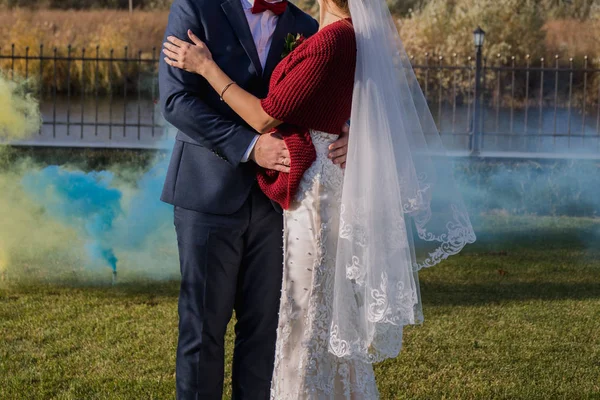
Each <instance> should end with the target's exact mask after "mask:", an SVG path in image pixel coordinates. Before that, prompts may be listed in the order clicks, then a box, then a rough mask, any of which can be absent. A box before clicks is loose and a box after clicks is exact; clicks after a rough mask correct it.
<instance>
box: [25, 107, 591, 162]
mask: <svg viewBox="0 0 600 400" xmlns="http://www.w3.org/2000/svg"><path fill="white" fill-rule="evenodd" d="M41 111H42V115H43V118H44V125H43V128H42V130H41V132H40V133H39V134H36V135H33V136H31V137H30V138H28V139H27V140H23V141H20V142H19V143H18V144H23V145H36V146H73V147H108V148H111V147H113V148H148V149H154V148H162V147H164V143H165V142H166V140H165V139H168V138H172V137H173V135H174V134H175V132H174V131H173V130H170V131H169V130H166V129H163V128H162V127H160V125H163V124H162V116H161V114H160V111H159V109H158V107H157V105H156V104H155V102H154V100H153V99H139V100H138V99H137V98H130V99H127V101H125V100H124V99H123V98H122V97H121V98H115V99H110V98H108V97H103V98H100V99H98V100H97V101H96V100H95V99H93V98H85V99H84V100H83V107H82V104H81V99H80V98H78V97H71V99H70V100H69V99H67V98H66V97H60V98H58V99H57V101H56V106H54V104H53V101H52V99H46V100H45V101H43V102H42V104H41ZM432 114H433V116H434V118H435V119H436V122H437V123H438V127H439V128H440V131H441V136H442V140H443V142H444V145H445V146H446V148H447V149H448V150H449V152H450V153H452V154H456V155H466V154H468V153H469V143H470V140H471V138H470V135H469V134H468V132H470V125H471V124H470V120H471V118H472V109H470V108H469V107H467V106H458V107H457V108H456V109H455V110H453V108H452V107H451V106H444V107H443V108H442V110H441V112H440V111H439V110H438V109H437V108H436V107H435V106H434V107H433V108H432ZM82 116H83V122H84V125H83V126H82V125H81V122H82ZM483 118H484V121H485V122H484V128H485V129H484V134H483V137H482V155H488V156H516V157H527V156H530V155H535V156H548V157H557V156H560V157H562V156H573V155H576V156H582V157H600V126H599V123H598V121H599V119H598V116H597V112H596V111H595V110H588V111H587V112H586V115H585V117H584V115H583V114H582V112H581V110H579V109H572V110H571V111H569V110H568V108H557V109H556V112H555V110H554V107H553V106H549V107H545V108H542V109H541V110H540V108H539V107H531V108H529V109H528V110H527V112H526V111H525V110H524V109H515V110H511V109H510V108H500V109H498V110H496V109H495V108H487V109H484V110H483ZM52 121H56V124H53V123H52ZM138 125H139V126H138Z"/></svg>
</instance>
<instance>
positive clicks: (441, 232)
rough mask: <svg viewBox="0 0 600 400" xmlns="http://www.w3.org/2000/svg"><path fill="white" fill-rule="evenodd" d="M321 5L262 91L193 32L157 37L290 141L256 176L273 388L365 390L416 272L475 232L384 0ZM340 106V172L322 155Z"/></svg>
mask: <svg viewBox="0 0 600 400" xmlns="http://www.w3.org/2000/svg"><path fill="white" fill-rule="evenodd" d="M319 3H320V30H319V32H318V33H316V34H315V35H314V36H312V37H310V38H309V39H307V40H305V41H304V42H303V43H301V44H299V45H298V46H297V48H296V49H295V50H294V51H293V52H292V53H290V54H289V55H288V56H286V57H285V58H284V59H283V61H282V62H281V63H280V64H279V65H278V67H277V68H276V69H275V71H274V73H273V75H272V78H271V82H270V88H269V94H268V96H267V97H266V98H265V99H258V98H256V97H254V96H253V95H251V94H249V93H248V92H246V91H244V90H243V89H242V88H240V87H239V86H237V85H236V84H235V82H233V81H231V79H230V78H229V77H228V76H227V75H226V74H225V73H224V72H223V71H222V70H221V69H220V68H219V67H218V66H217V64H216V63H214V62H213V61H212V57H211V53H210V51H209V50H208V48H207V47H206V45H205V44H204V43H203V42H202V41H200V39H198V38H197V37H196V36H195V35H194V34H193V33H192V32H191V31H190V32H188V33H189V36H190V39H191V40H192V41H193V42H194V45H193V46H189V45H186V44H185V43H186V42H183V41H182V40H180V39H178V38H174V37H170V38H169V42H170V43H168V44H167V45H166V46H165V50H164V52H165V54H166V56H167V58H166V59H165V61H166V62H167V63H168V64H169V65H171V66H172V67H176V68H181V69H184V70H186V71H189V72H193V73H197V74H200V75H202V76H203V77H204V78H205V79H206V80H207V81H208V82H209V83H210V85H211V86H212V87H213V88H214V89H215V90H216V91H217V93H219V94H220V95H221V99H222V100H223V101H225V102H226V103H227V104H228V105H229V106H230V107H231V108H232V109H233V110H234V111H235V112H236V113H237V114H239V115H240V116H241V117H242V118H243V119H244V120H245V121H246V122H247V123H248V124H249V125H250V126H252V127H253V128H254V129H255V130H256V131H257V132H259V133H261V134H264V133H268V132H272V131H274V130H276V131H278V132H279V133H280V134H281V135H282V136H283V138H284V140H285V142H286V145H287V147H288V149H289V151H290V160H289V161H290V164H291V167H290V173H289V174H284V173H278V172H275V171H264V170H263V171H259V172H258V173H257V179H258V182H259V184H260V187H261V188H262V190H263V191H264V192H265V193H266V194H267V196H269V197H270V198H271V199H272V200H274V201H276V202H278V203H279V204H280V205H281V206H282V208H283V209H284V224H285V225H284V226H285V230H284V259H285V262H284V266H283V268H284V279H283V285H282V292H281V306H280V321H279V328H278V332H277V334H278V335H277V347H276V360H275V370H274V374H273V380H272V387H271V398H272V399H277V400H285V399H290V400H291V399H369V400H370V399H376V398H378V397H379V395H378V391H377V386H376V383H375V377H374V373H373V368H372V364H373V363H375V362H379V361H382V360H384V359H387V358H393V357H396V356H397V355H398V354H399V352H400V349H401V346H402V331H403V327H404V326H405V325H410V324H417V323H420V322H421V321H422V313H421V302H420V294H419V285H418V280H417V271H418V270H419V269H420V268H423V267H430V266H433V265H435V264H438V263H439V262H440V261H442V260H444V259H446V258H448V257H449V256H450V255H454V254H457V253H458V252H459V251H460V250H462V248H463V247H464V246H465V245H466V244H468V243H473V242H474V241H475V234H474V232H473V228H472V226H471V223H470V221H469V217H468V214H467V212H466V210H465V207H464V205H463V202H462V200H461V197H460V195H459V194H458V192H457V190H456V187H455V184H454V181H453V178H452V176H451V163H450V162H449V161H448V159H446V158H445V157H444V152H443V147H442V145H441V140H440V137H439V133H438V131H437V128H436V126H435V123H434V121H433V118H432V116H431V114H430V112H429V109H428V107H427V103H426V101H425V98H424V96H423V93H422V91H421V89H420V87H419V85H418V83H417V81H416V78H415V75H414V72H413V70H412V67H411V66H410V62H409V60H408V57H407V55H406V53H405V51H404V48H403V46H402V42H401V41H400V38H399V36H398V31H397V29H396V27H395V25H394V22H393V19H392V17H391V15H390V13H389V10H388V8H387V6H386V3H385V0H320V2H319ZM350 116H351V127H350V141H349V148H348V160H347V167H346V170H345V172H344V171H342V169H340V168H339V167H337V166H335V165H334V164H333V163H332V162H331V160H329V159H328V158H327V154H328V146H329V145H330V144H331V143H332V142H333V141H335V140H336V138H337V136H336V135H335V133H336V132H338V131H339V126H341V125H342V124H343V123H344V121H347V120H348V119H350ZM417 242H419V243H417ZM420 244H424V246H421V245H420Z"/></svg>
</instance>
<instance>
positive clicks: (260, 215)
mask: <svg viewBox="0 0 600 400" xmlns="http://www.w3.org/2000/svg"><path fill="white" fill-rule="evenodd" d="M175 230H176V232H177V242H178V246H179V257H180V267H181V288H180V295H179V305H178V311H179V339H178V345H177V362H176V382H177V398H178V399H179V400H192V399H193V400H199V399H203V400H220V399H221V398H222V395H223V380H224V367H225V334H226V330H227V326H228V323H229V321H230V319H231V317H232V314H233V311H234V310H235V315H236V320H237V322H236V324H235V348H234V354H233V368H232V374H233V375H232V378H233V399H235V400H263V399H264V400H267V399H268V398H269V392H270V386H271V377H272V373H273V364H274V357H275V341H276V332H277V322H278V311H279V299H280V294H281V282H282V270H283V267H282V266H283V251H282V240H283V239H282V230H283V217H282V215H281V213H280V212H278V211H276V210H275V208H274V207H273V205H272V204H271V202H270V201H269V199H268V198H267V197H266V196H265V195H264V194H263V193H262V192H261V191H260V190H259V188H258V186H257V185H255V187H254V188H253V189H252V191H251V193H250V196H249V197H248V199H247V200H246V202H245V203H244V204H243V206H242V208H241V209H240V210H238V211H236V212H235V213H233V214H231V215H214V214H206V213H200V212H197V211H192V210H187V209H183V208H181V207H175Z"/></svg>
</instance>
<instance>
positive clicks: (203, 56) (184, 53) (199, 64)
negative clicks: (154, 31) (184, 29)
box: [163, 29, 214, 76]
mask: <svg viewBox="0 0 600 400" xmlns="http://www.w3.org/2000/svg"><path fill="white" fill-rule="evenodd" d="M188 36H189V37H190V39H191V41H192V42H194V44H190V43H188V42H184V41H183V40H180V39H178V38H176V37H175V36H169V37H167V40H168V42H166V43H164V47H165V48H164V49H163V53H164V54H165V55H166V56H167V57H165V62H166V63H167V64H169V65H170V66H172V67H176V68H180V69H183V70H185V71H188V72H193V73H196V74H199V75H202V76H205V75H206V73H207V71H208V69H209V68H210V67H211V65H212V64H214V63H213V58H212V54H211V53H210V50H208V47H206V44H204V42H203V41H202V40H200V39H199V38H198V37H197V36H196V35H194V33H193V32H192V31H191V30H189V29H188Z"/></svg>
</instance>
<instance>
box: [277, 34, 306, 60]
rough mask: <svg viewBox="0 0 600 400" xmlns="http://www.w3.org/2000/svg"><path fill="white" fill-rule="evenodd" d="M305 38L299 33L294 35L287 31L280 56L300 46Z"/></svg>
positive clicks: (285, 55) (282, 56) (284, 55)
mask: <svg viewBox="0 0 600 400" xmlns="http://www.w3.org/2000/svg"><path fill="white" fill-rule="evenodd" d="M305 40H306V38H305V37H304V35H302V34H301V33H298V34H296V35H293V34H291V33H288V35H287V36H286V37H285V46H284V48H283V53H281V58H285V57H287V55H288V54H290V53H291V52H292V51H294V49H295V48H296V47H298V46H300V45H301V44H302V42H304V41H305Z"/></svg>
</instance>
